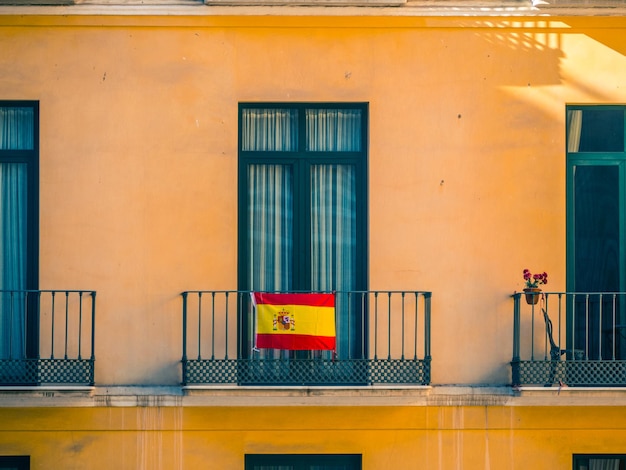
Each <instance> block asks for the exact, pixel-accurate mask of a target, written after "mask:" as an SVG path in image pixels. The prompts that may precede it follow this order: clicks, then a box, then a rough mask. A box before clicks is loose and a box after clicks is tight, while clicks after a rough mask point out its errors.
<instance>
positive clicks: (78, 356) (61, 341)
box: [0, 290, 96, 386]
mask: <svg viewBox="0 0 626 470" xmlns="http://www.w3.org/2000/svg"><path fill="white" fill-rule="evenodd" d="M95 313H96V293H95V292H94V291H83V290H0V386H3V385H4V386H6V385H47V384H53V385H93V384H94V360H95V357H94V341H95V336H94V334H95Z"/></svg>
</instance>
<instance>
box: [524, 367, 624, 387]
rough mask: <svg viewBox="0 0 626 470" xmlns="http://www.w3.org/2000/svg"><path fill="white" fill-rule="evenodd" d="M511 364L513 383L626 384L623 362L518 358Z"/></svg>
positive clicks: (588, 385) (582, 385)
mask: <svg viewBox="0 0 626 470" xmlns="http://www.w3.org/2000/svg"><path fill="white" fill-rule="evenodd" d="M512 367H513V382H514V385H546V386H550V385H552V384H558V383H559V382H562V383H564V384H567V385H569V386H580V387H585V386H587V387H594V386H595V387H606V386H614V387H624V386H626V361H593V360H589V361H586V360H579V361H567V360H564V361H550V360H545V361H519V362H514V363H512ZM515 382H519V383H515Z"/></svg>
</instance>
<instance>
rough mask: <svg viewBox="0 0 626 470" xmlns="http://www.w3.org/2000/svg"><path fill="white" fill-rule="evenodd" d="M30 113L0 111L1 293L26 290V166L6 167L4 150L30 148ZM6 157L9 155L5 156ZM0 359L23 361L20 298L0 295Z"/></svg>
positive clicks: (22, 316) (13, 109) (31, 139)
mask: <svg viewBox="0 0 626 470" xmlns="http://www.w3.org/2000/svg"><path fill="white" fill-rule="evenodd" d="M33 132H34V129H33V111H32V109H30V108H0V266H1V267H2V268H1V269H0V290H23V289H25V288H26V238H27V226H26V218H27V212H26V206H27V204H26V203H27V181H26V173H27V168H26V164H25V163H7V162H4V161H2V159H1V157H2V155H3V151H5V150H29V149H32V148H33ZM7 153H8V152H7ZM0 308H1V309H2V310H1V311H0V358H13V359H17V358H23V357H25V354H26V340H25V338H26V318H25V311H24V302H23V298H22V297H21V296H19V295H16V296H12V295H9V294H1V302H0Z"/></svg>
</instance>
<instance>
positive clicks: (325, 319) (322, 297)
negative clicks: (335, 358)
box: [251, 292, 336, 351]
mask: <svg viewBox="0 0 626 470" xmlns="http://www.w3.org/2000/svg"><path fill="white" fill-rule="evenodd" d="M251 296H252V303H253V304H254V306H255V310H256V322H255V323H256V331H255V334H256V346H255V347H256V348H266V349H289V350H314V349H315V350H333V351H334V350H335V345H336V334H335V294H318V293H312V294H268V293H263V292H253V293H252V294H251ZM296 326H297V328H296Z"/></svg>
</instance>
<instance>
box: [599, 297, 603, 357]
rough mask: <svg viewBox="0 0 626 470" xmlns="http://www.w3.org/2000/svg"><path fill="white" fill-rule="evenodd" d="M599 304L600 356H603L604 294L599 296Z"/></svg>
mask: <svg viewBox="0 0 626 470" xmlns="http://www.w3.org/2000/svg"><path fill="white" fill-rule="evenodd" d="M598 300H599V302H600V303H599V304H598V357H599V358H602V329H603V325H604V321H603V320H602V313H603V309H602V307H603V306H604V302H603V297H602V294H600V296H599V299H598Z"/></svg>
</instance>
